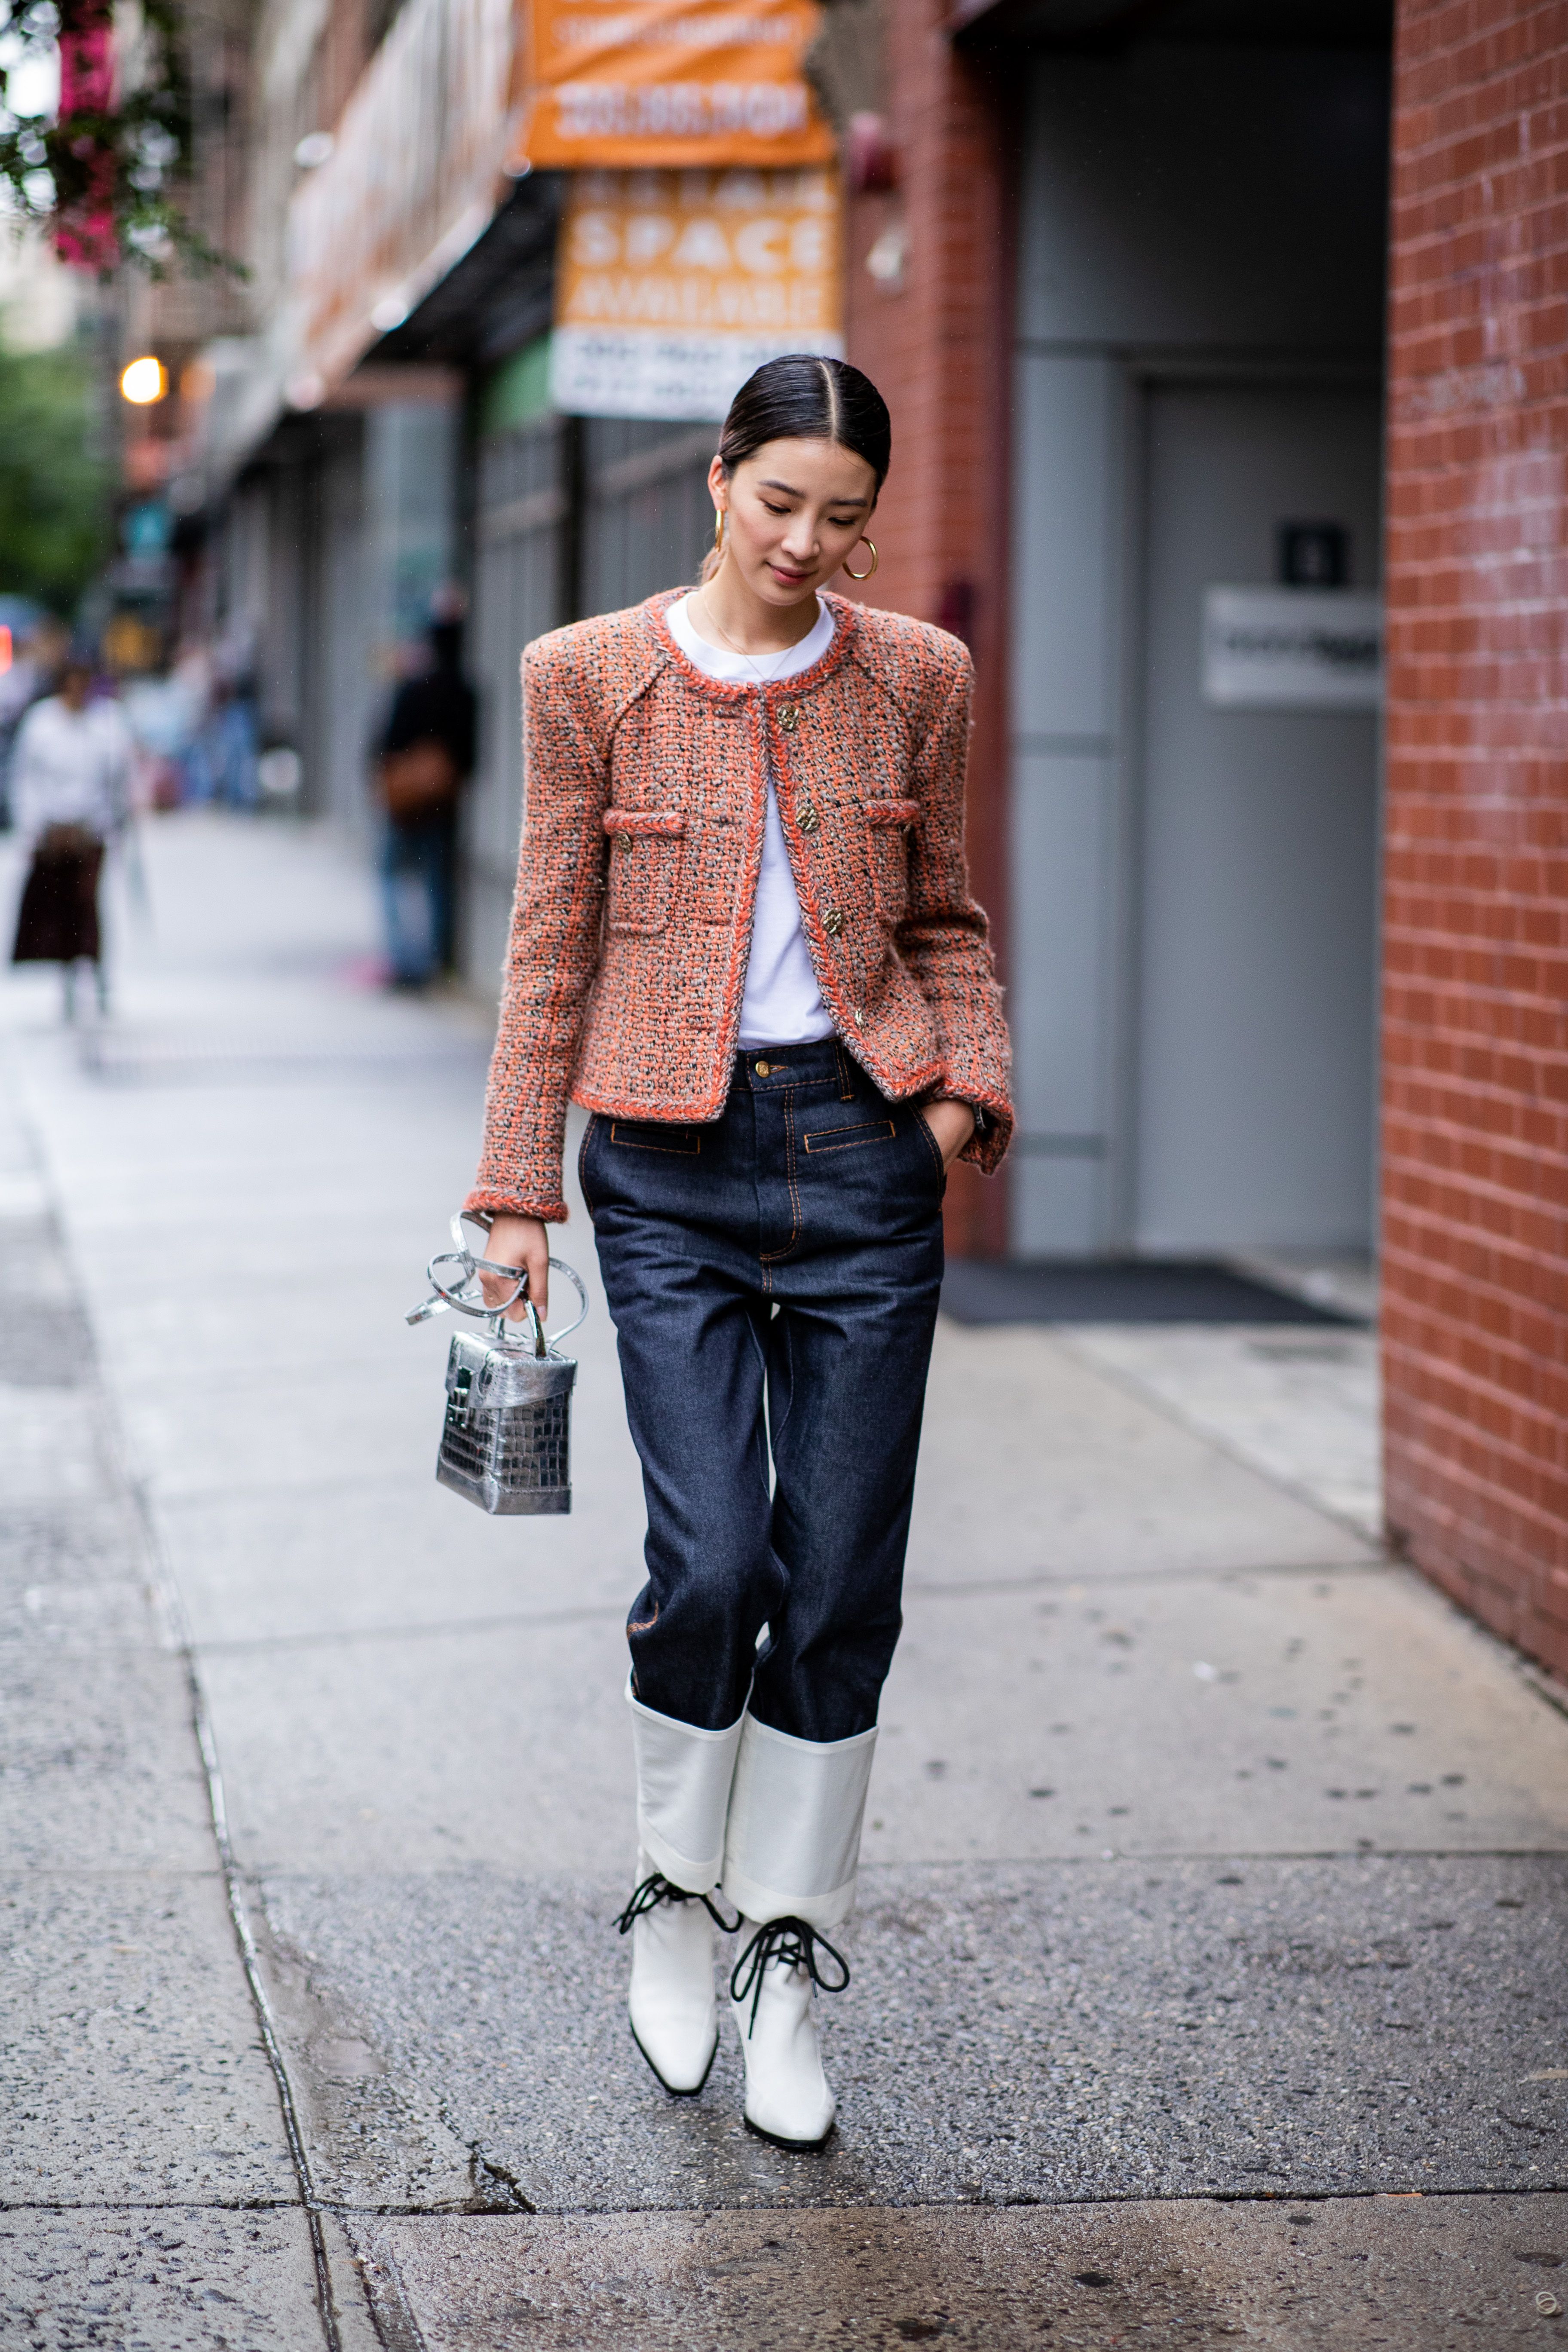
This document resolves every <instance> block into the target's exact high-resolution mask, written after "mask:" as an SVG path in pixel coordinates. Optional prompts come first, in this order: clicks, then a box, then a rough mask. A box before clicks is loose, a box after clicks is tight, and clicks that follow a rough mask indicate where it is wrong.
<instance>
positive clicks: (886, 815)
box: [865, 801, 921, 824]
mask: <svg viewBox="0 0 1568 2352" xmlns="http://www.w3.org/2000/svg"><path fill="white" fill-rule="evenodd" d="M865 810H866V815H867V818H868V821H869V823H870V824H913V823H914V821H915V819H916V818H917V817H918V816H919V814H920V813H921V804H920V803H919V801H867V802H866V803H865Z"/></svg>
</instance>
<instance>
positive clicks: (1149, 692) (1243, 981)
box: [1133, 385, 1380, 1252]
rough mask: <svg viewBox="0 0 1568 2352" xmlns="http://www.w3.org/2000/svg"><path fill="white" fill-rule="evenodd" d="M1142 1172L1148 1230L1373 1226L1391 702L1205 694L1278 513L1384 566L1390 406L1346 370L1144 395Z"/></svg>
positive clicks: (1365, 1234) (1348, 1244)
mask: <svg viewBox="0 0 1568 2352" xmlns="http://www.w3.org/2000/svg"><path fill="white" fill-rule="evenodd" d="M1147 436H1148V437H1147V452H1146V460H1147V470H1146V476H1145V479H1146V483H1147V509H1146V513H1147V526H1148V528H1147V544H1146V550H1145V557H1146V561H1145V571H1144V579H1145V597H1146V606H1145V630H1144V642H1145V648H1146V652H1145V669H1144V677H1143V712H1142V720H1143V793H1142V861H1141V876H1140V880H1141V914H1140V922H1139V927H1138V928H1139V932H1140V946H1141V957H1140V971H1139V982H1138V990H1137V997H1138V1007H1139V1018H1138V1022H1137V1039H1136V1078H1135V1097H1136V1133H1137V1151H1136V1178H1135V1198H1134V1202H1133V1228H1134V1233H1135V1237H1136V1240H1137V1244H1138V1246H1139V1247H1140V1248H1141V1249H1142V1250H1144V1251H1150V1252H1152V1251H1173V1252H1198V1251H1211V1250H1225V1249H1241V1248H1247V1247H1253V1248H1290V1247H1299V1248H1300V1247H1310V1248H1356V1247H1364V1246H1365V1245H1366V1244H1367V1242H1368V1240H1369V1237H1370V1233H1371V1225H1372V1202H1373V1068H1374V1059H1373V1053H1374V1034H1375V987H1376V946H1375V942H1376V870H1377V721H1376V719H1375V717H1374V716H1373V715H1372V714H1370V713H1363V712H1354V711H1343V710H1323V709H1266V710H1255V709H1224V708H1215V707H1212V706H1211V705H1209V704H1208V703H1206V702H1205V698H1204V691H1203V678H1202V659H1201V648H1202V634H1203V612H1204V596H1205V589H1207V588H1209V587H1211V586H1215V585H1217V584H1222V583H1228V584H1233V585H1246V584H1247V583H1256V584H1257V585H1258V586H1260V587H1266V586H1268V585H1270V584H1272V583H1275V582H1276V581H1277V580H1278V577H1279V572H1278V548H1279V529H1280V526H1281V525H1282V524H1285V523H1287V522H1291V521H1298V522H1299V521H1303V520H1307V521H1321V520H1329V521H1334V522H1338V523H1340V524H1341V525H1342V527H1343V529H1344V530H1345V531H1346V532H1347V534H1348V543H1349V550H1350V573H1349V578H1350V582H1351V583H1352V584H1354V585H1356V586H1359V587H1369V586H1372V585H1373V584H1374V583H1376V580H1377V577H1378V542H1379V514H1378V488H1379V457H1380V442H1379V408H1378V401H1377V398H1376V395H1375V394H1374V393H1373V392H1371V391H1367V392H1363V391H1359V390H1356V389H1353V388H1347V389H1326V388H1325V389H1312V388H1308V389H1302V388H1295V387H1290V388H1286V387H1269V386H1266V385H1251V386H1238V385H1228V386H1203V385H1171V386H1157V387H1154V388H1152V389H1151V390H1150V392H1149V394H1148V395H1147Z"/></svg>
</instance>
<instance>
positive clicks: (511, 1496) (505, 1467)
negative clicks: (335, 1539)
mask: <svg viewBox="0 0 1568 2352" xmlns="http://www.w3.org/2000/svg"><path fill="white" fill-rule="evenodd" d="M452 1239H453V1241H454V1242H455V1243H456V1244H457V1246H456V1248H455V1249H451V1250H444V1251H443V1252H442V1253H441V1255H439V1256H437V1257H433V1258H432V1259H431V1261H430V1264H429V1265H428V1267H427V1268H426V1273H427V1274H428V1276H429V1280H430V1297H428V1298H426V1300H425V1301H424V1303H423V1305H422V1306H419V1307H415V1308H414V1309H413V1310H412V1312H411V1313H410V1314H409V1316H408V1318H407V1320H408V1321H409V1322H410V1323H423V1322H425V1321H426V1319H427V1318H429V1317H430V1316H432V1315H442V1314H445V1313H447V1311H448V1310H450V1311H451V1312H452V1313H454V1314H458V1315H468V1316H471V1317H472V1318H474V1320H475V1321H476V1322H480V1323H486V1324H488V1325H489V1334H488V1336H487V1337H482V1338H481V1337H480V1335H479V1333H477V1332H469V1331H459V1332H458V1333H457V1334H456V1335H455V1336H454V1338H453V1340H452V1344H451V1347H450V1348H449V1349H447V1412H446V1418H445V1420H444V1422H443V1423H442V1428H441V1444H440V1447H439V1449H438V1451H437V1456H436V1476H437V1480H438V1481H439V1483H440V1484H441V1485H442V1486H450V1488H451V1489H452V1492H453V1493H454V1494H455V1495H465V1496H467V1497H468V1501H469V1502H470V1503H477V1504H478V1505H479V1508H480V1510H481V1511H489V1512H491V1513H493V1514H495V1515H497V1516H498V1517H516V1516H520V1515H521V1514H523V1513H535V1512H545V1511H569V1510H570V1509H571V1508H572V1389H573V1384H574V1381H575V1380H576V1378H577V1365H576V1360H575V1359H574V1357H571V1356H563V1354H562V1353H561V1349H560V1342H561V1340H563V1339H566V1338H567V1337H569V1335H570V1334H571V1333H572V1332H574V1331H575V1329H576V1328H577V1325H578V1324H579V1323H581V1322H582V1320H583V1318H584V1316H585V1315H586V1314H587V1312H588V1294H587V1292H586V1290H585V1289H584V1286H583V1284H582V1281H581V1279H580V1277H579V1276H578V1275H577V1272H576V1270H575V1268H574V1267H573V1266H569V1265H566V1264H564V1262H563V1260H562V1259H560V1258H558V1257H552V1259H551V1261H550V1263H551V1265H552V1267H553V1268H554V1269H555V1271H556V1272H557V1273H558V1274H563V1275H564V1276H566V1278H567V1280H568V1281H569V1282H570V1283H571V1284H572V1286H573V1287H574V1289H575V1291H576V1293H577V1296H578V1297H579V1298H580V1299H581V1301H582V1311H581V1313H580V1314H579V1315H578V1316H577V1317H576V1318H575V1320H574V1321H573V1322H571V1323H569V1324H568V1325H567V1326H566V1328H565V1330H564V1331H560V1332H558V1333H557V1334H556V1337H555V1339H553V1340H552V1339H547V1338H546V1336H545V1330H544V1326H543V1324H542V1322H541V1321H540V1318H539V1315H538V1312H537V1310H536V1309H535V1307H534V1306H533V1304H532V1302H531V1300H530V1299H528V1297H527V1293H528V1277H527V1276H526V1275H525V1274H524V1273H523V1272H522V1270H521V1267H518V1266H512V1265H491V1263H490V1261H489V1259H488V1258H482V1257H476V1256H475V1255H473V1253H472V1251H471V1250H469V1249H468V1246H467V1244H465V1242H464V1240H463V1220H462V1218H461V1216H456V1217H454V1218H453V1220H452ZM481 1274H489V1275H500V1276H504V1277H505V1278H506V1279H508V1280H509V1281H510V1284H511V1289H510V1294H509V1296H508V1297H506V1298H505V1299H503V1300H502V1302H501V1304H500V1307H489V1306H487V1304H486V1303H485V1298H484V1294H483V1292H482V1291H481V1289H480V1287H479V1276H480V1275H481ZM520 1298H521V1299H523V1300H524V1302H525V1304H526V1306H527V1314H526V1317H525V1318H524V1319H523V1320H522V1321H521V1322H509V1321H508V1319H507V1313H506V1310H507V1308H508V1307H513V1306H515V1305H516V1303H517V1301H518V1300H519V1299H520Z"/></svg>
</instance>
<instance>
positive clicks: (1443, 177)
mask: <svg viewBox="0 0 1568 2352" xmlns="http://www.w3.org/2000/svg"><path fill="white" fill-rule="evenodd" d="M1395 76H1396V79H1395V112H1394V226H1393V280H1392V318H1391V381H1390V428H1389V433H1390V437H1389V481H1388V494H1389V496H1388V601H1389V652H1390V667H1389V711H1388V813H1387V861H1386V898H1385V969H1386V980H1385V1000H1384V1228H1383V1250H1384V1259H1383V1263H1384V1299H1385V1307H1384V1372H1385V1377H1386V1382H1387V1397H1386V1406H1385V1447H1386V1463H1387V1476H1388V1512H1389V1519H1390V1522H1391V1525H1392V1526H1393V1527H1394V1528H1395V1529H1397V1530H1399V1531H1400V1532H1401V1533H1402V1534H1403V1535H1404V1537H1405V1538H1406V1540H1407V1541H1408V1544H1409V1546H1410V1549H1411V1551H1412V1553H1413V1555H1414V1557H1415V1559H1416V1560H1417V1561H1418V1562H1419V1564H1420V1565H1421V1567H1422V1568H1424V1569H1425V1570H1426V1572H1427V1573H1428V1574H1429V1575H1431V1576H1432V1577H1434V1578H1435V1579H1436V1581H1437V1582H1438V1583H1440V1584H1442V1585H1443V1586H1445V1587H1446V1588H1447V1590H1448V1591H1451V1592H1453V1593H1454V1594H1455V1595H1456V1596H1457V1597H1458V1599H1460V1600H1461V1601H1464V1602H1465V1603H1466V1604H1467V1605H1468V1607H1470V1608H1472V1609H1474V1610H1475V1611H1476V1612H1477V1613H1478V1614H1479V1616H1481V1617H1482V1618H1484V1619H1485V1620H1486V1621H1487V1622H1489V1624H1491V1625H1494V1626H1496V1627H1497V1628H1498V1629H1499V1631H1500V1632H1501V1633H1506V1634H1507V1635H1509V1636H1510V1638H1511V1639H1512V1640H1513V1641H1515V1642H1518V1643H1521V1645H1522V1646H1523V1647H1524V1648H1525V1649H1526V1650H1528V1651H1531V1652H1532V1653H1533V1654H1535V1655H1536V1656H1538V1657H1540V1658H1543V1659H1545V1660H1547V1661H1548V1662H1549V1663H1550V1664H1552V1665H1553V1666H1554V1667H1555V1668H1556V1670H1557V1671H1559V1672H1568V550H1565V539H1568V5H1563V0H1398V10H1397V31H1396V56H1395Z"/></svg>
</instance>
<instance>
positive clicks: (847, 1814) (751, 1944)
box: [723, 1715, 877, 2148]
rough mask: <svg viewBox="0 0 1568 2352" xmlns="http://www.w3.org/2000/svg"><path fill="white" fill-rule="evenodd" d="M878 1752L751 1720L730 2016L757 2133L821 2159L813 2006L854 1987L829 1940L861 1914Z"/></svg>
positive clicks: (734, 1812) (872, 1744)
mask: <svg viewBox="0 0 1568 2352" xmlns="http://www.w3.org/2000/svg"><path fill="white" fill-rule="evenodd" d="M876 1743H877V1734H876V1731H875V1730H874V1729H873V1730H870V1731H863V1732H860V1733H858V1734H857V1736H856V1737H855V1738H851V1739H837V1740H832V1741H826V1742H823V1741H816V1740H809V1739H795V1738H791V1737H790V1736H789V1735H788V1734H787V1733H785V1732H782V1731H774V1730H772V1729H771V1728H770V1727H768V1726H767V1725H766V1724H763V1723H758V1722H757V1721H756V1720H755V1719H754V1717H752V1716H749V1715H748V1716H747V1717H745V1718H744V1727H743V1730H742V1738H741V1749H740V1755H739V1757H738V1759H737V1760H736V1766H735V1783H734V1788H733V1790H732V1791H731V1798H730V1816H729V1821H728V1823H727V1825H726V1830H725V1842H724V1873H723V1875H724V1891H725V1893H726V1895H728V1896H729V1897H730V1899H731V1902H733V1903H734V1904H735V1905H737V1906H738V1907H739V1908H740V1910H741V1911H742V1914H743V1915H744V1919H745V1927H744V1928H743V1929H742V1950H741V1955H740V1958H739V1959H738V1960H737V1962H736V1964H735V1969H734V1972H733V1974H732V1976H731V1980H730V1998H731V2016H732V2017H733V2018H734V2020H735V2023H736V2027H737V2029H738V2031H739V2032H740V2036H741V2048H742V2053H743V2054H744V2057H745V2062H746V2104H745V2120H746V2123H747V2125H748V2126H749V2127H750V2128H751V2129H752V2131H754V2132H757V2133H759V2134H760V2135H761V2137H763V2138H764V2139H770V2140H773V2141H775V2142H777V2144H778V2145H779V2146H780V2147H793V2148H815V2147H821V2146H822V2144H823V2142H824V2141H825V2140H826V2137H827V2135H828V2133H829V2132H830V2131H831V2130H832V2128H833V2118H834V2100H833V2094H832V2092H831V2091H830V2090H829V2088H828V2085H827V2078H826V2074H824V2072H823V2066H822V2051H821V2046H820V2044H819V2042H818V2040H817V2032H816V2009H815V2004H814V2000H813V1994H814V1990H815V1989H816V1987H817V1986H820V1987H821V1988H822V1990H824V1991H825V1992H839V1991H842V1990H843V1988H844V1987H845V1985H847V1983H848V1981H849V1970H848V1968H847V1965H846V1964H845V1962H844V1960H843V1958H842V1957H841V1955H840V1954H838V1953H837V1952H836V1951H835V1950H834V1948H833V1947H832V1945H831V1944H829V1943H828V1942H827V1936H826V1931H827V1930H828V1929H829V1928H833V1927H837V1926H838V1924H839V1922H840V1921H841V1920H843V1919H846V1918H847V1916H848V1915H849V1912H850V1910H851V1908H852V1907H853V1905H854V1901H855V1881H856V1872H857V1868H858V1862H859V1853H860V1825H861V1822H862V1820H863V1818H864V1816H865V1811H866V1794H867V1790H868V1786H869V1783H870V1778H871V1759H872V1755H873V1752H874V1750H875V1748H876ZM747 1931H749V1933H748V1932H747ZM824 1957H826V1961H827V1963H828V1966H827V1970H826V1973H824V1972H823V1958H824Z"/></svg>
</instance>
